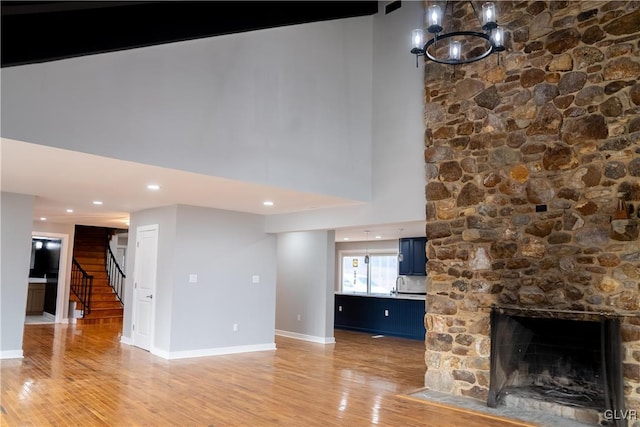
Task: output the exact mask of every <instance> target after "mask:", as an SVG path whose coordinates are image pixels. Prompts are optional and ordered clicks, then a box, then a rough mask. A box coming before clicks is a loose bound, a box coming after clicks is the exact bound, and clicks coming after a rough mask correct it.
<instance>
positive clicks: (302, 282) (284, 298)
mask: <svg viewBox="0 0 640 427" xmlns="http://www.w3.org/2000/svg"><path fill="white" fill-rule="evenodd" d="M334 240H335V233H334V232H333V231H307V232H293V233H282V234H279V235H278V285H277V292H276V329H277V330H278V331H283V332H289V333H294V334H300V335H303V336H306V337H307V338H309V339H311V340H314V339H316V340H318V341H323V340H324V341H331V340H333V306H334V304H333V302H334V299H333V294H334V284H333V283H334V277H335V261H334V260H335V242H334ZM298 315H300V316H301V320H298Z"/></svg>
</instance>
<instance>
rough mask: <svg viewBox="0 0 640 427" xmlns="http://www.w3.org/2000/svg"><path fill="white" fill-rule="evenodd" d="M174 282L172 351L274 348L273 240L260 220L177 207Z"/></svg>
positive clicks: (253, 216)
mask: <svg viewBox="0 0 640 427" xmlns="http://www.w3.org/2000/svg"><path fill="white" fill-rule="evenodd" d="M189 274H197V275H198V283H189V280H188V279H189ZM253 276H258V278H259V283H252V278H253ZM173 277H174V280H173V286H174V290H173V307H172V310H173V313H172V316H171V317H172V319H173V320H172V324H171V331H172V332H171V351H184V350H193V349H212V348H219V347H235V346H244V345H257V344H273V343H274V322H275V320H274V319H275V287H276V238H275V236H273V235H268V234H265V233H264V217H262V216H260V215H252V214H245V213H239V212H231V211H224V210H216V209H206V208H199V207H193V206H183V205H180V206H179V207H178V218H177V227H176V244H175V269H174V271H173ZM234 323H235V324H238V331H237V332H234V331H233V324H234Z"/></svg>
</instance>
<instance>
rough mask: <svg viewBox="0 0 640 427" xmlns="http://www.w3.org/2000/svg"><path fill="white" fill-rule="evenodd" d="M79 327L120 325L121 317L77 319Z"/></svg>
mask: <svg viewBox="0 0 640 427" xmlns="http://www.w3.org/2000/svg"><path fill="white" fill-rule="evenodd" d="M77 323H78V324H79V325H101V324H105V323H122V317H103V318H93V317H90V318H84V319H83V318H79V319H77Z"/></svg>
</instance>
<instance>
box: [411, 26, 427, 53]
mask: <svg viewBox="0 0 640 427" xmlns="http://www.w3.org/2000/svg"><path fill="white" fill-rule="evenodd" d="M423 46H424V31H422V30H421V29H416V30H413V31H412V32H411V47H412V48H414V49H422V47H423Z"/></svg>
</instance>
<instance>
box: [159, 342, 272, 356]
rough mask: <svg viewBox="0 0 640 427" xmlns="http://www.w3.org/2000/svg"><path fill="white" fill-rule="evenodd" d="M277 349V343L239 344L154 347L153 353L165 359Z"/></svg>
mask: <svg viewBox="0 0 640 427" xmlns="http://www.w3.org/2000/svg"><path fill="white" fill-rule="evenodd" d="M275 349H276V344H275V343H268V344H253V345H238V346H234V347H219V348H204V349H201V350H185V351H165V350H160V349H157V348H154V349H152V350H151V354H155V355H156V356H159V357H162V358H163V359H168V360H173V359H187V358H191V357H207V356H220V355H223V354H235V353H249V352H253V351H271V350H275Z"/></svg>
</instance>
